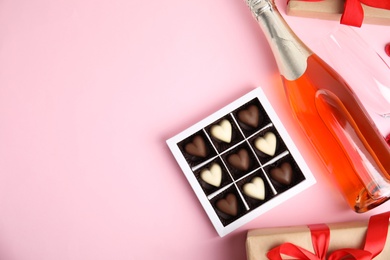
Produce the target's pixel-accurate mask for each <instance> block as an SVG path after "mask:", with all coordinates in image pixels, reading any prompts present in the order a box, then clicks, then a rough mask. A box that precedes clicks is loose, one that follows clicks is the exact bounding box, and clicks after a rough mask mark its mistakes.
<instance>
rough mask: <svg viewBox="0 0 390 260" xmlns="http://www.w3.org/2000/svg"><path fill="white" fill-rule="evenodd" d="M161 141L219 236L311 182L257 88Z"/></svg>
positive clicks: (300, 159)
mask: <svg viewBox="0 0 390 260" xmlns="http://www.w3.org/2000/svg"><path fill="white" fill-rule="evenodd" d="M167 144H168V146H169V148H170V150H171V151H172V153H173V155H174V157H175V159H176V161H177V163H178V164H179V166H180V167H181V169H182V171H183V173H184V174H185V176H186V178H187V179H188V181H189V183H190V185H191V187H192V188H193V190H194V192H195V193H196V195H197V197H198V199H199V201H200V203H201V204H202V206H203V208H204V210H205V211H206V213H207V215H208V217H209V218H210V220H211V222H212V223H213V225H214V227H215V229H216V231H217V233H218V234H219V235H220V236H221V237H222V236H224V235H226V234H228V233H230V232H232V231H233V230H235V229H237V228H238V227H240V226H242V225H244V224H246V223H248V222H249V221H251V220H252V219H254V218H256V217H258V216H260V215H261V214H263V213H264V212H267V211H268V210H270V209H272V208H273V207H276V206H277V205H279V204H281V203H282V202H284V201H286V200H288V199H289V198H291V197H292V196H294V195H296V194H298V193H299V192H301V191H303V190H305V189H306V188H308V187H309V186H311V185H313V184H314V183H315V179H314V177H313V175H312V173H311V172H310V170H309V168H308V166H307V165H306V163H305V161H304V159H303V158H302V156H301V154H300V153H299V150H298V149H297V147H296V146H295V144H294V142H293V140H292V139H291V138H290V136H289V134H288V132H287V131H286V129H285V128H284V126H283V124H282V122H281V121H280V119H279V117H278V116H277V114H276V113H275V111H274V109H273V108H272V106H271V104H270V103H269V101H268V100H267V98H266V96H265V94H264V92H263V91H262V89H261V88H256V89H254V90H252V91H251V92H249V93H247V94H246V95H244V96H242V97H241V98H239V99H237V100H236V101H234V102H232V103H230V104H228V105H227V106H225V107H223V108H222V109H220V110H219V111H217V112H215V113H213V114H212V115H210V116H208V117H207V118H205V119H203V120H201V121H200V122H198V123H196V124H194V125H193V126H191V127H189V128H188V129H186V130H184V131H183V132H181V133H179V134H177V135H176V136H174V137H172V138H170V139H169V140H167Z"/></svg>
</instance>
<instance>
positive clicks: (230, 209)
mask: <svg viewBox="0 0 390 260" xmlns="http://www.w3.org/2000/svg"><path fill="white" fill-rule="evenodd" d="M216 206H217V209H219V210H220V211H222V212H223V213H226V214H228V215H230V216H236V215H237V212H238V209H237V198H236V195H234V194H233V193H229V194H228V195H227V196H226V198H225V199H220V200H218V201H217V204H216Z"/></svg>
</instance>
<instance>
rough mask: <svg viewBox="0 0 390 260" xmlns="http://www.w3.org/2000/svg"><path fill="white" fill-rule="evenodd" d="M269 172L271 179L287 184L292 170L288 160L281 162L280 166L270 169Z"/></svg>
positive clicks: (289, 181)
mask: <svg viewBox="0 0 390 260" xmlns="http://www.w3.org/2000/svg"><path fill="white" fill-rule="evenodd" d="M270 174H271V178H272V179H273V180H275V181H277V182H278V183H280V184H284V185H289V184H290V183H291V181H292V177H293V171H292V168H291V165H290V164H289V163H288V162H284V163H282V165H281V166H280V167H275V168H273V169H271V171H270Z"/></svg>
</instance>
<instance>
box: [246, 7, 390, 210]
mask: <svg viewBox="0 0 390 260" xmlns="http://www.w3.org/2000/svg"><path fill="white" fill-rule="evenodd" d="M245 1H246V3H247V5H248V6H249V8H250V10H251V12H252V14H253V16H254V18H255V19H256V20H257V22H258V24H259V26H260V28H261V29H262V31H263V32H264V34H265V36H266V38H267V40H268V43H269V45H270V47H271V50H272V52H273V54H274V56H275V59H276V62H277V65H278V68H279V72H280V74H281V78H282V81H283V86H284V89H285V93H286V97H287V99H288V101H289V103H290V106H291V109H292V112H293V114H294V117H295V118H296V120H297V121H298V123H299V125H300V126H301V128H302V129H303V131H304V132H305V134H306V136H307V137H308V138H309V140H310V142H311V144H312V145H313V146H314V148H315V150H316V151H317V153H318V155H319V156H320V158H321V159H322V161H323V162H324V164H325V166H326V168H327V170H328V171H329V174H331V175H333V176H334V179H335V182H336V183H337V184H338V188H339V189H340V191H341V192H342V194H343V195H344V197H345V199H346V201H347V202H348V204H349V206H350V207H351V208H352V209H353V210H355V211H356V212H366V211H367V210H370V209H372V208H374V207H376V206H378V205H380V204H382V203H383V202H385V201H386V200H388V199H389V198H390V149H389V146H388V145H387V143H386V142H385V140H384V138H383V136H382V135H381V133H380V132H379V130H378V129H377V128H376V126H375V124H374V122H373V121H372V119H371V117H370V116H369V115H368V113H367V111H366V110H365V108H364V107H363V105H362V103H361V102H360V101H359V99H358V98H357V96H356V95H355V93H354V92H353V90H352V89H351V87H350V86H349V85H348V84H347V83H346V82H345V80H343V78H342V77H341V76H340V75H339V74H338V73H337V72H336V71H335V70H334V69H332V68H331V67H330V66H329V65H328V64H326V63H325V62H324V61H323V60H322V59H320V58H319V57H318V56H317V55H316V54H315V53H313V51H311V50H310V49H309V48H308V47H307V46H306V45H305V44H304V43H303V42H302V41H301V40H300V39H299V38H298V37H297V36H296V35H295V34H294V32H293V31H292V30H291V28H290V27H289V26H288V25H287V23H286V22H285V20H284V19H283V17H282V16H281V14H280V13H279V11H278V9H277V7H276V6H275V3H274V0H245ZM368 87H369V86H368Z"/></svg>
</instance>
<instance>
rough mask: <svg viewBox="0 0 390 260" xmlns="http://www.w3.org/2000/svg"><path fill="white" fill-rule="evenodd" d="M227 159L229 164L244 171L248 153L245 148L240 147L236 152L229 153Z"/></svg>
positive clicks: (246, 167)
mask: <svg viewBox="0 0 390 260" xmlns="http://www.w3.org/2000/svg"><path fill="white" fill-rule="evenodd" d="M227 160H228V162H229V164H230V165H231V166H233V167H234V168H236V169H238V170H242V171H246V170H248V168H249V155H248V152H247V150H245V149H240V150H239V151H238V152H237V153H234V154H231V155H229V157H228V158H227Z"/></svg>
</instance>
